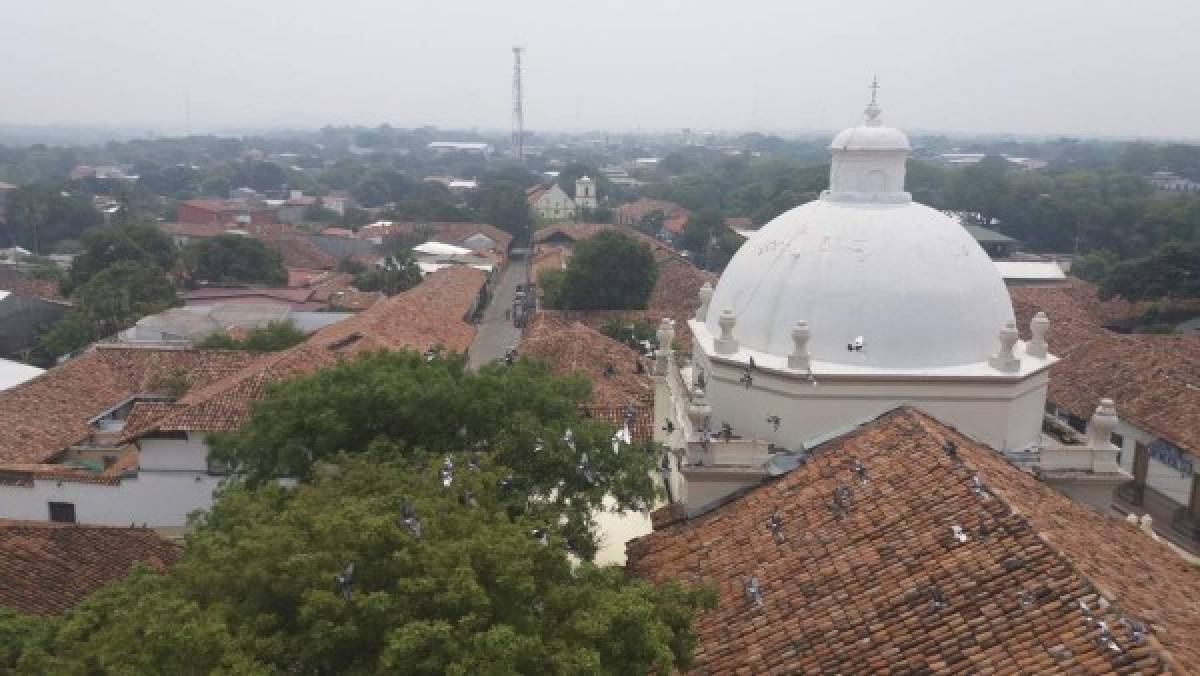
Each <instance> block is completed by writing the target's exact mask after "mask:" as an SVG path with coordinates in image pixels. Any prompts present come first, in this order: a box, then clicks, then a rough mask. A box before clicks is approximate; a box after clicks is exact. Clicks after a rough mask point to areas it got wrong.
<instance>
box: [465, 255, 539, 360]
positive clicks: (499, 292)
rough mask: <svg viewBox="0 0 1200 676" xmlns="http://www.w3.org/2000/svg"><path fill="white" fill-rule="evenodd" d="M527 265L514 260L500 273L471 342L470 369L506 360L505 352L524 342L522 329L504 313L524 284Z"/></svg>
mask: <svg viewBox="0 0 1200 676" xmlns="http://www.w3.org/2000/svg"><path fill="white" fill-rule="evenodd" d="M525 264H526V262H525V261H524V260H522V259H516V260H511V261H509V263H508V266H507V267H506V268H504V272H503V273H501V276H500V280H499V281H498V282H497V283H496V290H495V293H493V294H492V301H491V302H490V303H488V306H487V309H485V310H484V311H483V320H482V321H481V322H479V327H478V330H477V331H476V332H475V340H474V342H472V343H471V352H470V358H469V360H468V364H467V366H468V368H470V369H477V368H479V367H480V366H482V365H483V364H486V363H488V362H490V361H492V360H493V359H503V358H504V353H505V352H507V351H508V349H509V348H511V347H515V346H516V345H517V343H518V342H519V341H520V340H521V329H518V328H517V327H515V326H513V323H512V319H506V318H505V313H506V312H511V310H512V305H513V299H514V298H516V295H517V285H518V284H521V283H524V281H525Z"/></svg>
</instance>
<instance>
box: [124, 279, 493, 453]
mask: <svg viewBox="0 0 1200 676" xmlns="http://www.w3.org/2000/svg"><path fill="white" fill-rule="evenodd" d="M485 279H486V276H485V275H484V273H483V272H480V271H479V270H475V269H473V268H469V267H454V268H448V269H445V270H441V271H438V272H435V273H433V274H431V275H429V276H427V277H426V278H425V279H424V281H422V282H421V284H419V285H418V286H416V287H415V288H413V289H410V290H408V291H405V292H404V293H400V294H397V295H395V296H392V297H391V298H388V299H387V300H384V301H381V302H379V303H376V304H375V305H372V306H371V307H370V308H368V309H366V310H364V311H363V312H361V313H359V314H358V315H355V316H354V317H351V318H349V319H345V320H342V321H340V322H337V323H336V324H330V325H329V326H326V327H324V328H322V329H320V330H319V331H317V332H316V333H314V334H312V335H311V336H309V338H308V339H307V340H305V341H304V342H303V343H301V344H299V345H297V346H295V347H293V348H290V349H288V350H283V351H281V352H274V353H270V354H265V355H262V356H261V357H260V358H258V359H257V360H255V361H254V362H252V363H250V364H249V365H247V366H246V367H245V368H243V369H242V370H240V371H238V372H237V373H233V374H230V375H228V376H227V377H225V378H223V379H221V380H219V381H216V382H213V383H212V384H210V385H209V386H207V387H205V388H200V389H196V390H193V391H191V392H189V393H188V394H187V395H185V396H184V397H182V398H180V399H179V401H178V402H177V405H176V409H175V410H174V412H172V413H171V414H169V415H168V416H166V417H165V418H163V419H162V420H160V421H159V423H158V424H157V425H156V426H154V427H153V428H151V429H150V430H147V431H152V430H170V431H181V430H203V431H229V430H233V429H236V428H237V427H238V426H239V425H241V423H242V421H243V420H244V419H245V417H246V415H247V414H248V413H249V410H250V404H251V403H252V402H253V401H254V400H256V399H257V398H258V397H259V396H260V395H261V393H262V390H263V387H264V385H265V384H266V383H268V382H271V381H275V380H282V379H285V378H288V377H291V376H296V375H302V374H307V373H312V372H313V371H315V370H317V369H320V368H323V367H326V366H331V365H333V364H336V363H337V362H338V361H339V360H341V359H345V358H347V357H351V356H353V355H355V354H359V353H362V352H366V351H370V350H381V349H383V350H399V349H403V348H409V349H414V350H418V351H424V350H427V349H429V348H430V347H433V346H437V345H440V346H442V347H443V348H445V349H447V350H452V351H455V352H465V351H466V350H467V348H468V347H470V345H471V340H472V339H473V338H474V337H475V327H474V326H472V325H471V324H468V323H467V321H466V315H467V313H468V312H469V311H470V310H471V308H472V307H473V306H474V304H475V302H476V299H477V298H478V296H479V293H480V291H481V289H482V288H483V284H484V281H485Z"/></svg>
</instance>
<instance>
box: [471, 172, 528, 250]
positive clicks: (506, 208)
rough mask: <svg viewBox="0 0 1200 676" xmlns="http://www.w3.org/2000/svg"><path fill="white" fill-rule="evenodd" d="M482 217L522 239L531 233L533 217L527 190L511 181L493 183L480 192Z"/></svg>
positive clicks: (484, 186)
mask: <svg viewBox="0 0 1200 676" xmlns="http://www.w3.org/2000/svg"><path fill="white" fill-rule="evenodd" d="M479 213H480V217H481V218H483V220H484V221H485V222H487V223H491V224H492V225H494V226H496V227H498V228H501V229H503V230H506V231H508V232H510V233H512V234H513V236H514V237H516V238H518V239H520V238H522V237H523V236H524V235H525V234H527V233H528V232H529V226H530V225H531V224H532V223H533V215H532V214H531V213H530V211H529V202H528V201H527V200H526V198H525V189H524V188H522V187H521V186H520V185H519V184H517V183H513V182H511V181H493V182H490V183H487V184H484V185H483V187H482V188H481V189H480V191H479Z"/></svg>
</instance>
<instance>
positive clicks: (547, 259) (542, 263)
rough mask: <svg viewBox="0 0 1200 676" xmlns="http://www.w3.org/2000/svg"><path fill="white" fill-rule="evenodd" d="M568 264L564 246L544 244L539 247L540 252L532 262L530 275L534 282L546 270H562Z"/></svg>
mask: <svg viewBox="0 0 1200 676" xmlns="http://www.w3.org/2000/svg"><path fill="white" fill-rule="evenodd" d="M566 264H567V252H566V251H565V250H563V248H562V247H557V246H545V245H543V246H540V247H538V252H537V254H536V255H534V257H533V262H532V263H530V267H531V268H532V270H531V271H530V275H531V276H532V278H533V280H534V283H537V280H538V279H540V278H541V276H542V273H543V272H545V271H546V270H562V269H563V268H564V266H565V265H566Z"/></svg>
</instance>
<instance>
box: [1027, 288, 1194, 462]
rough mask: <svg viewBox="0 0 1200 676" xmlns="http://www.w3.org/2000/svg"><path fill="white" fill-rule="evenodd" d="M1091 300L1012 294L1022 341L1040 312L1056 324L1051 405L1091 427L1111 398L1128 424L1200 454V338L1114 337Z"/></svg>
mask: <svg viewBox="0 0 1200 676" xmlns="http://www.w3.org/2000/svg"><path fill="white" fill-rule="evenodd" d="M1081 289H1082V290H1081ZM1091 292H1092V293H1094V289H1091ZM1087 293H1089V291H1088V287H1086V286H1080V287H1079V288H1076V289H1069V288H1066V289H1064V288H1056V287H1015V288H1013V289H1011V295H1012V299H1013V310H1014V312H1015V313H1016V316H1017V320H1018V324H1019V327H1020V330H1021V333H1022V337H1023V338H1026V339H1028V335H1029V334H1028V331H1029V320H1030V319H1031V318H1032V317H1033V315H1034V314H1035V313H1037V312H1038V311H1043V312H1045V313H1046V315H1047V316H1048V317H1049V318H1050V331H1049V333H1048V334H1047V342H1048V344H1049V346H1050V351H1051V353H1053V354H1054V355H1056V356H1057V357H1059V362H1058V363H1057V364H1055V365H1054V366H1053V367H1052V368H1051V370H1050V387H1049V394H1048V398H1049V400H1050V401H1052V402H1054V404H1056V405H1057V406H1059V407H1060V408H1062V409H1064V410H1066V411H1068V412H1070V413H1071V414H1072V415H1074V416H1077V417H1079V418H1082V419H1084V420H1086V419H1088V418H1089V417H1090V416H1091V412H1092V411H1093V409H1095V407H1096V402H1098V401H1099V400H1100V399H1102V398H1104V397H1110V398H1112V399H1113V401H1114V402H1115V403H1116V405H1117V415H1118V416H1120V417H1121V418H1122V419H1124V420H1127V421H1128V422H1130V423H1132V424H1134V425H1136V426H1137V427H1140V428H1142V429H1144V430H1146V431H1147V432H1151V433H1153V434H1156V435H1158V436H1159V437H1161V438H1163V439H1166V440H1167V441H1169V442H1171V443H1172V444H1175V445H1176V446H1179V447H1181V448H1183V449H1185V450H1190V451H1191V452H1193V453H1200V336H1176V335H1157V334H1123V333H1116V332H1114V331H1110V330H1108V329H1106V328H1104V326H1103V325H1102V324H1101V321H1102V319H1101V318H1102V312H1103V310H1101V309H1100V308H1099V306H1097V305H1095V304H1093V303H1090V302H1089V296H1088V295H1086V294H1087ZM1081 294H1082V295H1081ZM1090 298H1091V300H1094V301H1096V303H1098V302H1099V301H1098V299H1095V297H1094V295H1093V296H1091V297H1090Z"/></svg>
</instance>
